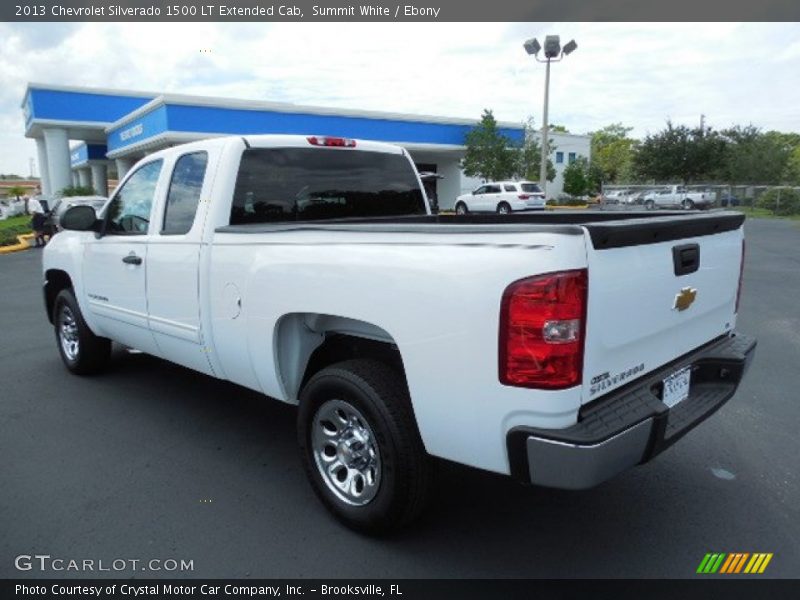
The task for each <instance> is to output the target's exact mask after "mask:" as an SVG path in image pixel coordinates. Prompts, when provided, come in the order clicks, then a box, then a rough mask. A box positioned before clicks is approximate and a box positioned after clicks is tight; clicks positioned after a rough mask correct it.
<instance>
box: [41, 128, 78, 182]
mask: <svg viewBox="0 0 800 600" xmlns="http://www.w3.org/2000/svg"><path fill="white" fill-rule="evenodd" d="M42 133H44V143H45V146H46V147H47V172H48V175H49V176H50V192H51V194H53V195H55V194H58V193H59V192H60V191H61V190H63V189H64V188H66V187H69V186H70V184H71V183H72V175H71V174H70V170H71V167H70V157H69V138H68V137H67V130H66V129H44V130H43V131H42Z"/></svg>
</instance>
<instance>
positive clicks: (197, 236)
mask: <svg viewBox="0 0 800 600" xmlns="http://www.w3.org/2000/svg"><path fill="white" fill-rule="evenodd" d="M210 152H211V153H214V154H216V152H217V150H216V149H212V150H211V151H208V150H202V151H198V150H194V151H188V152H186V153H184V154H181V155H179V156H178V157H177V158H175V159H174V163H173V164H170V165H168V166H167V168H168V169H170V170H171V174H170V176H169V179H168V181H169V183H168V186H167V190H166V194H165V196H164V200H163V202H162V203H160V205H159V207H158V210H156V211H155V213H154V214H155V215H156V218H155V219H154V222H153V231H152V235H151V236H150V243H149V244H148V256H147V262H148V265H147V299H148V310H147V312H148V321H149V326H150V330H151V331H152V332H153V337H154V338H155V340H156V342H157V344H158V346H159V350H160V353H161V356H162V357H164V358H166V359H167V360H171V361H172V362H175V363H178V364H181V365H184V366H186V367H189V368H191V369H194V370H196V371H200V372H203V373H209V374H211V367H210V364H209V361H208V352H207V351H206V349H205V343H204V339H203V332H202V330H201V328H200V296H199V288H200V281H199V270H200V249H201V241H202V240H201V236H202V231H203V216H204V215H205V210H203V209H204V202H206V199H207V198H208V197H209V196H210V190H211V185H212V179H213V178H212V176H211V168H210V164H211V162H212V161H211V158H214V157H210V156H209V154H210ZM206 204H207V202H206Z"/></svg>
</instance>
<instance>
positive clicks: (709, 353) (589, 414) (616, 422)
mask: <svg viewBox="0 0 800 600" xmlns="http://www.w3.org/2000/svg"><path fill="white" fill-rule="evenodd" d="M755 347H756V340H755V338H752V337H749V336H745V335H741V334H736V333H734V334H731V335H730V336H725V337H723V338H720V339H717V340H714V341H713V342H711V343H709V344H706V345H705V346H702V347H701V348H698V349H697V350H695V351H693V352H690V353H689V354H686V355H684V356H682V357H681V358H679V359H677V360H676V361H673V362H672V363H669V364H668V365H665V366H664V367H661V368H659V369H657V370H656V371H654V372H652V373H648V374H647V375H645V376H644V377H642V378H640V379H638V380H636V381H633V382H631V383H630V384H628V385H626V386H625V387H624V388H621V389H618V390H614V391H613V392H611V393H610V394H608V395H606V396H604V397H602V398H599V399H597V400H595V401H593V402H591V403H590V404H587V405H585V406H583V407H582V408H581V411H580V414H579V416H578V422H577V423H576V424H575V425H572V426H571V427H567V428H566V429H537V428H531V427H517V428H514V429H512V430H511V431H510V432H509V433H508V436H507V439H506V442H507V445H508V455H509V461H510V464H511V474H512V476H513V477H515V478H516V479H518V480H520V481H522V482H524V483H532V484H535V485H541V486H546V487H554V488H562V489H575V490H577V489H586V488H590V487H593V486H595V485H597V484H599V483H601V482H603V481H605V480H607V479H609V478H611V477H613V476H614V475H617V474H618V473H621V472H622V471H624V470H626V469H629V468H630V467H633V466H634V465H637V464H641V463H644V462H647V461H649V460H650V459H652V458H653V457H655V456H656V455H658V454H660V453H661V452H663V451H664V450H666V449H667V448H669V446H671V445H672V444H674V443H675V442H676V441H677V440H679V439H680V438H681V437H682V436H683V435H685V434H686V433H687V432H689V431H690V430H691V429H693V428H694V427H695V426H696V425H698V424H699V423H701V422H702V421H703V420H705V419H706V418H707V417H709V416H710V415H711V414H713V413H714V412H715V411H716V410H717V409H719V408H720V407H721V406H722V405H723V404H725V402H727V401H728V400H730V398H731V397H732V396H733V395H734V393H736V389H737V388H738V386H739V383H740V382H741V380H742V377H744V374H745V372H746V370H747V368H748V367H749V366H750V363H751V361H752V359H753V356H754V355H755ZM687 366H691V369H692V375H691V378H692V379H691V387H690V390H689V397H688V398H686V399H685V400H684V401H683V402H681V403H679V404H677V405H675V406H673V407H672V408H668V407H667V406H666V405H665V404H664V403H663V402H662V401H661V385H662V383H661V382H662V381H663V379H664V378H665V377H667V376H669V375H670V374H671V373H674V372H675V371H677V370H679V369H681V368H683V367H687Z"/></svg>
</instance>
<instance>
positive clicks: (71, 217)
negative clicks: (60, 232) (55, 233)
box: [59, 206, 100, 231]
mask: <svg viewBox="0 0 800 600" xmlns="http://www.w3.org/2000/svg"><path fill="white" fill-rule="evenodd" d="M59 224H60V225H61V227H62V228H63V229H69V230H71V231H98V230H99V224H100V221H98V220H97V214H96V213H95V212H94V208H92V207H91V206H73V207H71V208H68V209H67V212H65V213H64V216H62V217H61V222H60V223H59Z"/></svg>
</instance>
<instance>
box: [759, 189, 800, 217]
mask: <svg viewBox="0 0 800 600" xmlns="http://www.w3.org/2000/svg"><path fill="white" fill-rule="evenodd" d="M756 207H758V208H766V209H768V210H771V211H772V212H773V213H774V214H776V215H797V214H800V192H799V191H797V190H793V189H791V188H773V189H771V190H767V191H766V192H764V193H763V194H761V195H760V196H759V197H758V200H756Z"/></svg>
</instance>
